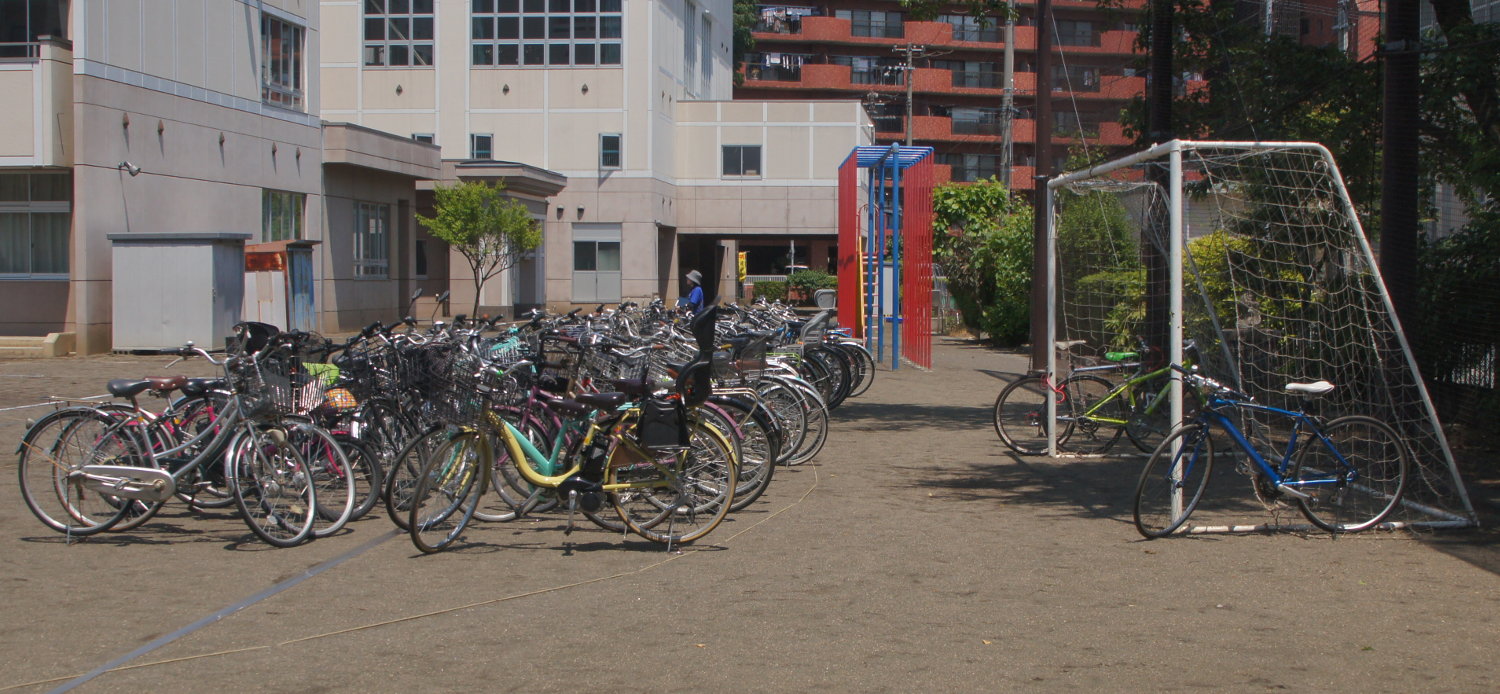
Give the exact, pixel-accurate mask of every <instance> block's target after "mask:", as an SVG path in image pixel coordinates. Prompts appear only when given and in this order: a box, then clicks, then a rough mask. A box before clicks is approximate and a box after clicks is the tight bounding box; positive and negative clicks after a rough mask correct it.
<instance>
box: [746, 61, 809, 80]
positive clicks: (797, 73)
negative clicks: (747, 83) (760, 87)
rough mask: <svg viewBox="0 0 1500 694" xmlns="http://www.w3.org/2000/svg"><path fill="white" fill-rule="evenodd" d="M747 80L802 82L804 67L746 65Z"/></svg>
mask: <svg viewBox="0 0 1500 694" xmlns="http://www.w3.org/2000/svg"><path fill="white" fill-rule="evenodd" d="M745 79H748V80H761V81H763V82H801V81H802V66H800V65H799V66H797V67H784V66H781V65H746V66H745Z"/></svg>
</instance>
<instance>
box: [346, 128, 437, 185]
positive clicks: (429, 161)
mask: <svg viewBox="0 0 1500 694" xmlns="http://www.w3.org/2000/svg"><path fill="white" fill-rule="evenodd" d="M323 165H324V166H355V167H359V168H362V169H368V170H371V171H379V172H381V173H386V174H393V175H397V176H406V177H409V178H414V179H418V180H425V179H432V178H436V177H438V176H439V175H441V173H442V150H441V149H439V148H438V146H437V145H430V144H427V143H425V142H417V141H416V140H413V139H411V138H409V137H401V136H399V135H393V134H391V133H388V132H384V131H380V130H375V129H373V128H366V127H364V126H361V125H354V124H352V123H324V124H323Z"/></svg>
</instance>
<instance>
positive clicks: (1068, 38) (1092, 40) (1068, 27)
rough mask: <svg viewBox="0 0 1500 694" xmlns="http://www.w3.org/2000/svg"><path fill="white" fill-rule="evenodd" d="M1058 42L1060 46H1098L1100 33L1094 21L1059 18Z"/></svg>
mask: <svg viewBox="0 0 1500 694" xmlns="http://www.w3.org/2000/svg"><path fill="white" fill-rule="evenodd" d="M1057 43H1058V45H1060V46H1098V45H1100V44H1099V34H1098V33H1096V32H1095V31H1094V23H1093V22H1087V21H1073V20H1067V19H1059V20H1057Z"/></svg>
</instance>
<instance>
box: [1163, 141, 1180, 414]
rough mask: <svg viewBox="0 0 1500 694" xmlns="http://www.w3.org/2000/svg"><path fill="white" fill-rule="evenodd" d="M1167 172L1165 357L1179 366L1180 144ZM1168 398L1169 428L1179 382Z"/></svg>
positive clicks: (1175, 381)
mask: <svg viewBox="0 0 1500 694" xmlns="http://www.w3.org/2000/svg"><path fill="white" fill-rule="evenodd" d="M1168 161H1169V162H1170V167H1171V168H1170V170H1169V172H1168V174H1167V176H1168V178H1167V181H1168V185H1169V186H1170V190H1169V191H1168V195H1169V197H1168V201H1169V202H1168V204H1169V205H1170V206H1171V209H1170V210H1168V211H1167V213H1168V222H1167V233H1168V239H1167V293H1168V295H1169V297H1170V298H1169V299H1168V304H1167V313H1168V319H1167V355H1168V359H1170V360H1171V363H1172V364H1181V363H1182V247H1183V243H1182V237H1183V225H1182V143H1181V142H1173V143H1172V151H1171V154H1170V155H1169V156H1168ZM1171 389H1172V390H1171V393H1170V394H1169V397H1170V398H1172V402H1171V409H1170V411H1171V413H1172V422H1171V423H1172V425H1173V426H1176V424H1177V423H1178V422H1181V421H1182V379H1180V378H1173V379H1172V380H1171Z"/></svg>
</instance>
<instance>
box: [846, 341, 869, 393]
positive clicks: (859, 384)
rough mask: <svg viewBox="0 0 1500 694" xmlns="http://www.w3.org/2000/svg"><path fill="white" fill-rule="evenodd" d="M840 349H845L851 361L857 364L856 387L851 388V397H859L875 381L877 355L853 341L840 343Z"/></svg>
mask: <svg viewBox="0 0 1500 694" xmlns="http://www.w3.org/2000/svg"><path fill="white" fill-rule="evenodd" d="M838 346H839V349H842V350H844V352H846V353H847V354H848V355H849V357H850V363H852V364H854V365H855V371H857V372H858V375H857V376H856V377H855V379H854V387H853V388H850V389H849V397H851V398H857V397H859V396H861V395H864V394H865V391H867V390H869V389H870V384H872V383H874V382H875V357H874V356H872V355H871V354H870V352H869V350H867V349H865V348H864V346H863V345H860V344H857V343H852V342H840V343H838Z"/></svg>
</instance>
